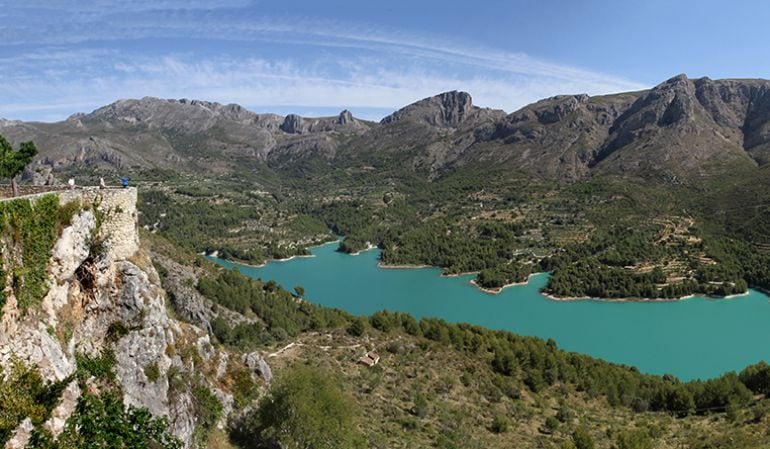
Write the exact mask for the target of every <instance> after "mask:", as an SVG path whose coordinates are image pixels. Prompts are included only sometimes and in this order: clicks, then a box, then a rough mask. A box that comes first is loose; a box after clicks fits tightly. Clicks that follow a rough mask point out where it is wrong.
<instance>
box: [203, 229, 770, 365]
mask: <svg viewBox="0 0 770 449" xmlns="http://www.w3.org/2000/svg"><path fill="white" fill-rule="evenodd" d="M336 247H337V245H336V244H327V245H323V246H319V247H315V248H312V249H311V252H312V253H313V254H314V256H315V257H303V258H295V259H292V260H289V261H283V262H281V261H275V262H269V263H268V264H267V265H265V266H264V267H250V266H244V265H238V264H233V263H230V262H228V261H225V260H221V259H215V258H211V259H212V260H213V261H215V262H216V263H218V264H220V265H222V266H225V267H228V268H230V267H233V266H237V267H238V269H239V270H240V271H241V273H243V274H245V275H247V276H250V277H253V278H261V279H263V280H265V281H267V280H269V279H274V280H275V281H276V282H278V283H279V284H280V285H282V286H283V287H284V288H286V289H287V290H290V291H291V290H293V288H294V287H295V286H297V285H300V286H302V287H304V289H305V298H306V299H307V300H308V301H311V302H314V303H317V304H322V305H324V306H329V307H337V308H340V309H343V310H346V311H348V312H350V313H353V314H357V315H370V314H372V313H373V312H376V311H378V310H383V309H388V310H390V311H399V312H407V313H410V314H412V315H413V316H414V317H415V318H418V319H419V318H421V317H437V318H443V319H445V320H447V321H451V322H467V323H473V324H479V325H482V326H484V327H487V328H490V329H503V330H508V331H511V332H514V333H516V334H519V335H531V336H537V337H541V338H543V339H547V338H553V339H554V340H555V341H556V343H557V344H558V345H559V347H560V348H562V349H565V350H568V351H574V352H580V353H583V354H588V355H591V356H594V357H598V358H601V359H604V360H607V361H610V362H615V363H622V364H627V365H633V366H636V367H638V368H639V370H640V371H642V372H646V373H652V374H665V373H671V374H674V375H676V376H678V377H679V378H680V379H682V380H691V379H696V378H701V379H706V378H711V377H716V376H718V375H720V374H722V373H725V372H727V371H740V370H741V369H743V368H744V367H745V366H746V365H750V364H752V363H756V362H758V361H760V360H766V361H770V302H768V300H769V298H768V297H767V296H766V295H764V294H762V293H760V292H757V291H754V290H750V291H749V294H748V295H744V296H739V297H735V298H729V299H712V298H700V297H696V298H689V299H684V300H681V301H674V302H607V301H597V300H580V301H553V300H550V299H547V298H545V297H543V296H542V295H540V293H539V290H540V288H542V287H543V286H544V285H545V284H546V282H547V280H548V275H547V274H538V275H534V276H532V278H531V279H530V281H529V283H528V284H526V285H517V286H512V287H508V288H506V289H504V290H503V291H502V293H500V294H497V295H491V294H487V293H484V292H482V291H480V290H479V289H477V288H476V287H474V286H473V285H471V284H470V283H469V281H470V280H471V279H473V278H474V276H473V275H465V276H458V277H442V276H441V270H440V269H437V268H419V269H382V268H379V267H378V266H377V263H378V258H379V254H380V251H379V250H371V251H367V252H363V253H361V254H359V255H357V256H350V255H346V254H342V253H338V252H336V251H335V249H336Z"/></svg>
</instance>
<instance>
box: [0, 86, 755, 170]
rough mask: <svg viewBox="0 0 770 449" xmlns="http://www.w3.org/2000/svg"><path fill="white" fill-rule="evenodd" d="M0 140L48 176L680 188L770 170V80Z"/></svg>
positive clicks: (15, 130) (140, 117)
mask: <svg viewBox="0 0 770 449" xmlns="http://www.w3.org/2000/svg"><path fill="white" fill-rule="evenodd" d="M0 131H2V132H3V133H4V134H6V135H7V136H8V137H9V138H10V140H12V141H21V140H34V141H35V142H37V143H38V147H39V148H40V149H41V152H40V156H39V157H38V159H37V161H36V164H37V166H38V167H40V166H48V167H50V168H52V169H53V170H57V169H59V168H64V167H71V166H76V167H83V166H87V167H96V168H100V169H113V170H126V169H129V168H131V167H144V168H151V167H173V168H175V169H181V170H185V171H190V172H200V171H202V170H210V171H212V172H214V173H226V172H231V171H234V170H238V169H239V168H241V166H242V164H243V163H246V165H249V164H259V163H265V164H266V165H267V166H268V167H269V168H270V169H273V170H276V171H278V172H281V171H286V170H292V169H294V168H296V167H313V168H312V169H314V170H319V169H320V170H328V169H330V168H329V167H332V168H334V167H344V168H354V167H361V166H368V165H372V162H373V161H376V160H380V164H382V163H385V164H393V165H397V166H399V167H406V168H407V169H411V170H413V171H415V172H418V173H423V174H426V175H427V176H429V177H432V176H436V175H437V174H440V173H442V172H446V171H451V170H455V169H457V168H458V167H462V166H464V165H467V164H481V165H482V166H484V165H489V166H496V167H507V168H514V169H516V170H519V171H523V172H527V173H531V174H536V175H538V176H542V177H545V178H548V179H559V180H578V179H583V178H586V177H588V176H592V175H594V174H607V173H609V174H622V175H644V174H646V173H655V172H660V173H665V174H667V175H670V176H676V177H679V178H683V179H687V178H697V177H699V176H704V175H707V174H709V173H713V172H720V170H722V169H724V168H728V167H734V166H743V167H750V166H761V165H764V164H766V163H767V162H768V161H770V81H768V80H762V79H724V80H711V79H709V78H705V77H704V78H698V79H690V78H687V77H686V76H685V75H677V76H675V77H672V78H670V79H668V80H666V81H664V82H662V83H660V84H658V85H657V86H654V87H652V88H650V89H647V90H641V91H636V92H626V93H618V94H609V95H600V96H588V95H585V94H580V95H559V96H554V97H550V98H546V99H543V100H540V101H537V102H535V103H532V104H529V105H527V106H524V107H523V108H520V109H518V110H517V111H514V112H511V113H506V112H505V111H502V110H495V109H489V108H480V107H478V106H475V105H474V104H473V100H472V97H471V96H470V94H468V93H466V92H460V91H449V92H444V93H440V94H438V95H435V96H432V97H428V98H425V99H422V100H419V101H417V102H414V103H412V104H410V105H407V106H405V107H403V108H401V109H399V110H397V111H395V112H394V113H392V114H390V115H388V116H387V117H385V118H383V119H382V120H381V121H380V122H379V123H376V122H370V121H366V120H361V119H357V118H355V117H353V115H352V114H351V113H350V112H349V111H342V112H341V113H340V114H339V115H337V116H331V117H301V116H299V115H296V114H289V115H286V116H280V115H277V114H257V113H254V112H251V111H249V110H247V109H245V108H243V107H242V106H239V105H237V104H227V105H223V104H220V103H216V102H207V101H201V100H187V99H179V100H171V99H165V100H164V99H159V98H154V97H144V98H142V99H138V100H135V99H124V100H118V101H116V102H114V103H111V104H109V105H106V106H103V107H101V108H98V109H96V110H94V111H92V112H91V113H88V114H73V115H72V116H70V117H69V118H67V119H66V120H64V121H61V122H57V123H50V124H45V123H35V122H18V121H3V122H2V123H0ZM383 158H384V159H383ZM236 160H237V162H236ZM383 160H384V162H383ZM319 162H320V164H319ZM374 165H377V164H374ZM319 167H320V168H319ZM323 167H327V168H323Z"/></svg>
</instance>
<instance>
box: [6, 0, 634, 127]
mask: <svg viewBox="0 0 770 449" xmlns="http://www.w3.org/2000/svg"><path fill="white" fill-rule="evenodd" d="M65 3H66V2H63V1H61V2H58V1H57V2H46V6H47V7H48V8H52V9H54V10H56V8H62V9H63V10H66V12H63V13H62V14H66V18H67V20H63V21H61V23H59V22H57V21H56V20H55V19H56V17H53V18H50V19H46V18H45V17H43V18H39V19H38V22H35V23H32V24H29V25H25V24H24V23H23V21H17V22H19V23H20V24H12V25H11V26H10V27H8V28H7V29H6V30H5V31H3V30H0V39H4V40H5V41H6V42H7V43H8V45H9V47H8V48H12V45H11V44H14V45H20V46H24V45H26V46H32V47H34V49H33V50H32V51H29V50H20V51H18V52H15V53H14V52H13V51H6V52H3V53H1V54H2V55H3V56H0V98H3V99H4V103H3V104H0V117H6V118H22V119H30V118H43V117H45V119H51V118H52V117H55V118H64V117H65V116H66V115H69V114H70V113H73V112H76V111H75V110H71V109H69V110H68V108H71V107H73V106H77V107H78V110H80V111H82V110H83V109H86V110H88V109H94V108H96V107H99V106H101V105H104V104H106V103H109V102H112V101H114V100H116V99H118V98H134V97H142V96H147V95H150V96H158V97H168V98H181V97H186V98H200V99H206V100H213V101H220V102H233V103H240V104H242V105H244V106H247V107H252V108H262V107H263V106H265V105H272V106H281V107H292V106H296V107H298V108H302V109H305V110H306V109H308V108H328V107H338V108H356V107H357V108H366V109H368V110H387V109H389V110H393V109H396V108H399V107H401V106H404V105H405V104H408V103H410V102H413V101H416V100H418V99H420V98H423V97H426V96H430V95H434V94H436V93H439V92H441V91H446V90H455V89H456V90H465V91H468V92H470V93H471V94H472V95H473V96H474V101H475V103H477V104H479V105H481V106H488V107H494V108H500V109H505V110H507V111H512V110H515V109H517V108H519V107H521V106H523V105H525V104H527V103H529V102H532V101H535V100H537V99H540V98H542V97H547V96H552V95H556V94H562V93H588V94H604V93H611V92H619V91H627V90H637V89H641V88H644V87H645V86H642V85H640V84H638V83H635V82H632V81H629V80H626V79H623V78H620V77H617V76H612V75H607V74H603V73H599V72H595V71H591V70H586V69H581V68H576V67H571V66H567V65H562V64H558V63H554V62H550V61H544V60H541V59H538V58H534V57H531V56H528V55H526V54H524V53H512V52H506V51H501V50H496V49H494V48H487V47H481V46H473V45H469V44H467V43H466V42H460V41H453V40H452V39H447V38H445V37H442V36H433V35H427V34H426V35H423V34H414V33H405V32H403V31H399V30H383V29H376V28H372V27H366V26H363V25H353V26H351V25H350V24H342V23H335V22H329V21H324V22H321V21H318V20H312V19H301V18H296V17H293V18H292V19H291V20H288V19H284V20H276V19H271V20H266V19H264V18H255V17H253V15H250V14H241V13H242V12H243V11H245V10H244V9H243V8H244V6H245V5H247V2H245V1H238V0H232V1H227V2H219V3H216V4H211V3H209V2H204V1H194V2H192V3H190V2H186V1H184V2H183V1H181V0H171V1H164V2H160V3H157V2H154V1H153V2H151V1H138V2H124V3H122V4H120V5H113V4H112V3H111V2H108V1H106V0H98V1H92V2H88V3H86V4H85V5H84V6H80V7H78V8H75V9H67V7H66V5H65ZM207 5H208V7H206V6H207ZM36 7H40V5H34V4H30V3H27V4H26V5H25V6H24V7H18V6H16V7H13V6H11V7H10V9H9V10H10V14H11V16H12V17H17V16H19V15H20V14H21V15H23V13H24V8H36ZM239 8H241V9H239ZM124 13H125V14H124ZM241 15H243V17H241ZM172 19H173V20H172ZM24 27H27V28H30V29H25V28H24ZM31 27H40V28H39V30H38V32H35V33H31V32H29V31H31ZM189 36H196V37H199V38H202V39H204V40H208V41H210V42H213V43H216V44H217V45H218V47H217V48H225V49H227V48H229V45H228V44H227V42H230V43H231V44H233V45H232V46H233V47H235V46H236V45H235V44H238V43H246V44H249V45H250V46H251V47H253V48H255V49H257V50H256V51H253V52H244V51H242V49H241V50H233V51H231V52H229V53H227V54H224V53H217V52H214V51H210V52H208V53H206V52H204V51H193V50H190V49H187V50H186V51H184V52H180V51H174V48H175V47H173V46H172V45H171V44H167V45H166V44H163V43H164V42H166V41H164V39H166V38H174V39H188V40H189ZM136 39H149V40H150V41H151V42H152V44H151V45H150V46H148V48H147V49H146V50H145V49H142V48H137V47H136V45H137V44H136V42H137V41H136ZM124 44H125V45H124ZM132 45H133V46H132ZM164 45H166V46H164ZM275 46H284V47H291V48H292V49H297V50H298V52H297V54H292V56H272V55H270V56H268V53H267V52H266V50H267V49H270V48H273V47H275ZM257 54H260V55H261V56H260V57H255V55H257Z"/></svg>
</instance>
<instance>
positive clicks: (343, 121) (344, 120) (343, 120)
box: [337, 109, 353, 126]
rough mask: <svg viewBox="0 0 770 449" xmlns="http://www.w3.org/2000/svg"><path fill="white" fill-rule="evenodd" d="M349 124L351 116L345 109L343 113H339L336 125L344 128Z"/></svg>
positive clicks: (351, 119)
mask: <svg viewBox="0 0 770 449" xmlns="http://www.w3.org/2000/svg"><path fill="white" fill-rule="evenodd" d="M350 123H353V114H351V113H350V111H348V110H347V109H345V110H344V111H342V112H340V115H339V116H338V117H337V124H339V125H342V126H345V125H347V124H350Z"/></svg>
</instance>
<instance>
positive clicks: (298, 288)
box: [294, 285, 305, 298]
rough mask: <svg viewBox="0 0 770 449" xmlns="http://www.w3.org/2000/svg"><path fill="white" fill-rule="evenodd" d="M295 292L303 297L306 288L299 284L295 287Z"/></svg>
mask: <svg viewBox="0 0 770 449" xmlns="http://www.w3.org/2000/svg"><path fill="white" fill-rule="evenodd" d="M294 293H296V294H297V296H299V297H300V298H301V297H303V296H305V288H304V287H303V286H301V285H298V286H296V287H294Z"/></svg>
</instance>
